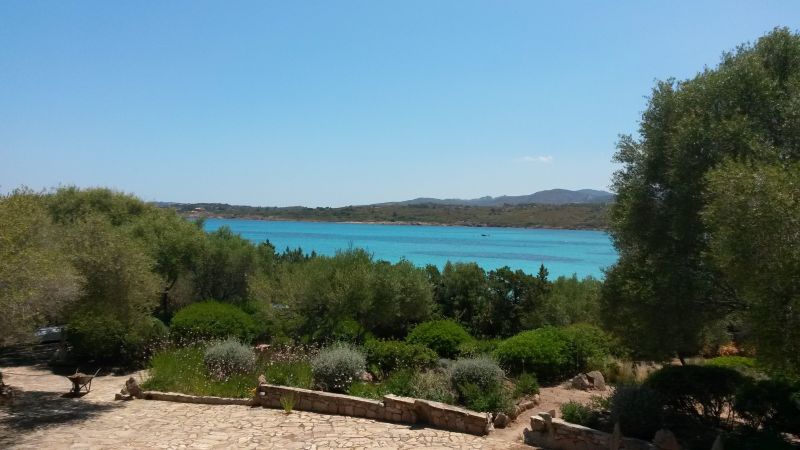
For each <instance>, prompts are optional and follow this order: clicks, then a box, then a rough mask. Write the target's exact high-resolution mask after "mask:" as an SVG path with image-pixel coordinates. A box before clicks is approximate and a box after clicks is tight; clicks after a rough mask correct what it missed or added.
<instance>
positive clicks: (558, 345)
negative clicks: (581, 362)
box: [494, 327, 571, 381]
mask: <svg viewBox="0 0 800 450" xmlns="http://www.w3.org/2000/svg"><path fill="white" fill-rule="evenodd" d="M570 345H571V344H570V341H569V339H568V338H567V337H566V336H565V335H564V334H563V333H562V332H561V331H559V330H558V329H556V328H552V327H545V328H539V329H538V330H533V331H525V332H522V333H520V334H517V335H516V336H512V337H510V338H508V339H506V340H505V341H503V342H501V343H500V345H498V346H497V350H495V352H494V354H495V357H496V358H497V360H498V361H500V364H501V365H502V366H503V367H504V368H505V369H506V370H508V371H510V372H511V373H522V372H533V373H535V374H536V376H537V377H538V378H539V379H540V380H547V381H553V380H556V379H557V378H559V377H562V376H564V375H567V374H568V373H569V372H570V367H571V364H570V363H571V360H570Z"/></svg>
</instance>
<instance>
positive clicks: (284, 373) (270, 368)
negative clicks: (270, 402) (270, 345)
mask: <svg viewBox="0 0 800 450" xmlns="http://www.w3.org/2000/svg"><path fill="white" fill-rule="evenodd" d="M261 370H262V373H263V374H264V377H265V378H266V379H267V382H268V383H270V384H275V385H278V386H291V387H298V388H303V389H311V388H312V387H313V386H314V374H313V373H312V372H311V364H309V363H308V362H307V361H303V360H300V361H269V362H268V363H267V364H266V366H265V367H264V368H262V369H261Z"/></svg>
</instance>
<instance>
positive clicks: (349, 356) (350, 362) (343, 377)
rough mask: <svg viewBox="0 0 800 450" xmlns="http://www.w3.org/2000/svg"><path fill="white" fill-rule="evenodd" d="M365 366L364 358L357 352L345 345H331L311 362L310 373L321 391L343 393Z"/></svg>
mask: <svg viewBox="0 0 800 450" xmlns="http://www.w3.org/2000/svg"><path fill="white" fill-rule="evenodd" d="M366 365H367V361H366V358H364V355H363V354H362V353H361V352H359V351H358V350H356V349H354V348H353V347H351V346H350V345H347V344H333V345H331V346H330V347H327V348H324V349H322V350H321V351H320V352H319V355H317V357H316V358H314V359H313V360H312V361H311V372H312V373H313V374H314V381H315V382H316V384H317V386H319V387H320V388H321V389H322V390H325V391H332V392H345V391H347V388H349V387H350V385H351V384H352V383H353V381H355V380H356V379H357V378H358V376H359V375H361V374H362V373H363V372H364V369H365V367H366Z"/></svg>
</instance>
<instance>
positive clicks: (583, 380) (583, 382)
mask: <svg viewBox="0 0 800 450" xmlns="http://www.w3.org/2000/svg"><path fill="white" fill-rule="evenodd" d="M570 385H571V386H572V389H580V390H582V391H588V390H589V389H591V388H592V383H590V382H589V377H587V376H586V374H585V373H579V374H578V375H575V378H573V379H572V381H571V382H570Z"/></svg>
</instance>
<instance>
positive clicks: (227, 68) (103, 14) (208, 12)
mask: <svg viewBox="0 0 800 450" xmlns="http://www.w3.org/2000/svg"><path fill="white" fill-rule="evenodd" d="M799 23H800V2H798V1H796V0H786V1H751V2H743V1H736V0H725V1H675V2H663V1H659V2H656V1H643V0H639V1H626V2H597V1H558V2H553V1H547V2H536V1H532V0H530V1H511V0H504V1H494V0H492V1H490V0H485V1H469V0H457V1H446V0H435V1H430V0H424V1H412V0H404V1H374V0H363V1H345V0H337V1H319V0H318V1H281V2H278V1H261V0H259V1H252V2H248V1H234V2H229V1H221V0H220V1H202V0H187V1H178V0H170V1H149V2H113V1H111V2H110V1H97V2H94V1H71V2H64V1H36V0H19V1H17V0H3V1H2V2H0V192H10V191H11V190H13V189H14V188H16V187H19V186H22V185H25V186H28V187H30V188H33V189H36V190H39V189H47V188H53V187H57V186H62V185H77V186H81V187H93V186H105V187H111V188H114V189H117V190H120V191H124V192H130V193H134V194H136V195H138V196H139V197H141V198H142V199H144V200H148V201H151V200H152V201H175V202H223V203H232V204H247V205H269V206H289V205H304V206H344V205H350V204H368V203H376V202H385V201H397V200H405V199H410V198H415V197H423V196H424V197H442V198H444V197H448V198H452V197H457V198H473V197H481V196H484V195H492V196H497V195H504V194H505V195H523V194H530V193H533V192H536V191H539V190H543V189H551V188H565V189H581V188H593V189H608V188H609V184H610V179H611V175H612V173H613V172H614V170H616V169H617V168H618V167H617V166H615V165H614V164H613V163H612V162H611V158H612V155H613V153H614V145H615V142H616V141H617V140H618V136H619V135H620V134H635V133H636V132H637V128H638V120H639V118H640V116H641V113H642V111H643V110H644V108H645V107H646V104H647V96H648V95H649V92H650V90H651V89H652V87H653V86H654V84H655V82H656V80H661V79H667V78H670V77H674V78H677V79H685V78H688V77H692V76H693V75H694V74H696V73H697V72H698V71H700V70H702V69H703V67H705V66H709V67H713V66H714V65H716V64H717V63H718V62H719V60H720V56H721V54H722V52H723V51H726V50H731V49H733V48H734V47H736V46H737V45H739V44H741V43H745V42H752V41H754V40H756V39H758V37H759V36H761V35H763V34H765V33H766V32H768V31H770V30H771V29H773V28H774V27H776V26H787V27H789V28H791V29H792V30H794V31H796V30H797V28H798V24H799Z"/></svg>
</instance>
